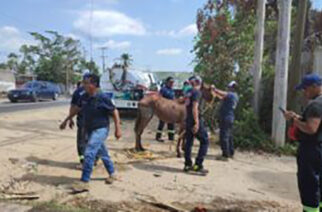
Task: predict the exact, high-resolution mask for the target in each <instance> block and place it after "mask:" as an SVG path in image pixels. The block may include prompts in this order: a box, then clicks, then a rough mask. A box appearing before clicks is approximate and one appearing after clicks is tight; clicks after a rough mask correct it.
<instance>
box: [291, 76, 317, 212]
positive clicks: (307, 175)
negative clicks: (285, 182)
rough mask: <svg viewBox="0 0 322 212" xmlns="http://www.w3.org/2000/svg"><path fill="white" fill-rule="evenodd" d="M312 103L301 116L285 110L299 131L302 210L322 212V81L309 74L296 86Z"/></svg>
mask: <svg viewBox="0 0 322 212" xmlns="http://www.w3.org/2000/svg"><path fill="white" fill-rule="evenodd" d="M297 89H298V90H303V91H304V96H305V97H306V98H307V100H309V103H308V104H307V106H306V107H305V109H304V112H303V114H302V115H298V114H296V113H294V112H292V111H286V112H285V117H286V119H287V120H292V121H293V123H294V125H295V127H297V128H298V131H299V132H298V135H297V136H298V139H299V143H300V145H299V148H298V152H297V168H298V172H297V180H298V188H299V191H300V197H301V201H302V205H303V211H306V212H319V211H322V124H321V120H322V79H321V77H320V76H319V75H316V74H310V75H306V76H305V77H304V78H303V80H302V83H301V84H300V85H299V86H297Z"/></svg>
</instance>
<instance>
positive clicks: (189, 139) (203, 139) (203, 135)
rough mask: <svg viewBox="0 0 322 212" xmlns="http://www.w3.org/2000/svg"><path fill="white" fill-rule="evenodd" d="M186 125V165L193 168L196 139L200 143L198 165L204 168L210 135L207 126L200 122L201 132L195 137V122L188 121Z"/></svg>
mask: <svg viewBox="0 0 322 212" xmlns="http://www.w3.org/2000/svg"><path fill="white" fill-rule="evenodd" d="M186 124H187V127H186V143H185V148H184V157H185V165H186V166H192V160H191V151H192V146H193V140H194V138H195V137H196V138H197V139H198V140H199V141H200V147H199V151H198V156H197V158H196V165H198V166H202V164H203V161H204V159H205V157H206V155H207V151H208V146H209V140H208V133H207V131H206V128H205V124H204V122H203V121H202V120H200V121H199V130H198V132H197V134H195V135H194V134H193V132H192V128H193V126H194V121H193V120H191V121H189V120H187V122H186Z"/></svg>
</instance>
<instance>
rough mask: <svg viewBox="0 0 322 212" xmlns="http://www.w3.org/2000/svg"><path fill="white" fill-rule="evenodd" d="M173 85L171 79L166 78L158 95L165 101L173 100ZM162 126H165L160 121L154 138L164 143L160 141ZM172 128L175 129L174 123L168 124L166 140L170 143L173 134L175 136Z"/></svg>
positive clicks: (161, 140)
mask: <svg viewBox="0 0 322 212" xmlns="http://www.w3.org/2000/svg"><path fill="white" fill-rule="evenodd" d="M173 84H174V79H173V77H168V78H167V79H166V81H165V85H164V86H163V87H162V88H161V90H160V94H161V95H162V97H164V98H166V99H174V98H175V93H174V90H173ZM164 125H165V123H164V122H163V121H161V120H160V121H159V126H158V130H157V134H156V138H155V139H156V140H157V141H159V142H164V140H163V139H161V137H162V131H163V128H164ZM174 127H175V126H174V123H168V138H169V140H170V141H173V140H174V134H175V130H174Z"/></svg>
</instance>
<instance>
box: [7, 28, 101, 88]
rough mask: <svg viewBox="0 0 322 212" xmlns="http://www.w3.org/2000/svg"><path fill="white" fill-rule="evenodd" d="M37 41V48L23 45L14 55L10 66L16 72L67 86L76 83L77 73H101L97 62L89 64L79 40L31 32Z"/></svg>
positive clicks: (53, 33) (12, 54)
mask: <svg viewBox="0 0 322 212" xmlns="http://www.w3.org/2000/svg"><path fill="white" fill-rule="evenodd" d="M30 34H31V35H32V36H33V38H34V40H35V41H36V42H37V43H36V44H35V45H22V46H21V47H20V50H19V53H20V54H15V53H11V54H9V56H8V60H7V63H6V65H7V66H8V67H9V68H11V69H12V70H14V71H15V73H19V74H24V73H27V72H29V73H32V74H34V75H36V76H37V79H39V80H46V81H52V82H56V83H65V84H66V86H67V87H68V86H69V84H70V83H75V77H74V75H75V73H76V72H78V73H81V72H82V71H83V70H91V71H92V72H94V73H97V74H98V67H97V65H96V64H95V62H94V61H86V60H85V59H84V57H83V56H82V54H81V44H80V42H79V41H78V40H74V39H72V38H70V37H65V36H63V35H60V34H59V33H58V32H55V31H46V34H45V35H43V34H40V33H38V32H31V33H30Z"/></svg>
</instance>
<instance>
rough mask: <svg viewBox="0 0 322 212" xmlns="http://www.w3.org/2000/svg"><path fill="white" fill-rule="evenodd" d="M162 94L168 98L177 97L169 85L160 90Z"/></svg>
mask: <svg viewBox="0 0 322 212" xmlns="http://www.w3.org/2000/svg"><path fill="white" fill-rule="evenodd" d="M160 94H161V95H162V96H163V97H164V98H166V99H174V97H175V94H174V90H173V89H172V88H169V87H168V86H163V87H162V88H161V90H160Z"/></svg>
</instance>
